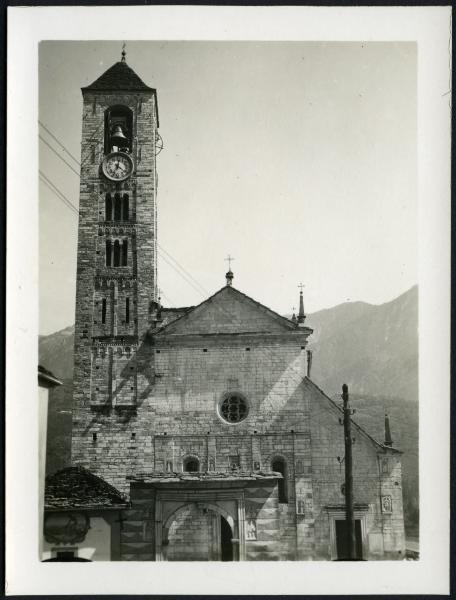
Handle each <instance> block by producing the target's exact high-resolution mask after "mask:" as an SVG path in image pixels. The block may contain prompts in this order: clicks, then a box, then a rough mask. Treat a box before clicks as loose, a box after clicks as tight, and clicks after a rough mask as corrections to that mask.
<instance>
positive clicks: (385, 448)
mask: <svg viewBox="0 0 456 600" xmlns="http://www.w3.org/2000/svg"><path fill="white" fill-rule="evenodd" d="M304 381H305V382H306V384H307V385H310V386H311V387H312V388H314V390H315V391H317V392H318V393H319V394H320V395H321V396H323V398H324V399H325V400H326V401H327V402H328V403H329V404H330V405H331V406H332V408H334V409H335V410H336V411H337V412H338V413H340V415H341V416H343V414H344V411H343V410H342V408H341V407H340V406H338V405H337V403H336V402H334V400H332V399H331V398H330V397H329V396H328V395H327V394H325V392H324V391H323V390H322V389H321V388H320V387H318V385H317V384H316V383H314V382H313V381H312V380H311V379H309V377H305V378H304ZM351 422H352V425H353V427H354V428H355V429H356V430H357V431H358V432H359V433H361V434H362V435H363V436H364V437H366V438H367V439H368V440H369V441H370V442H371V443H372V444H373V445H374V446H375V447H376V448H377V450H381V451H382V452H392V453H393V454H403V452H402V451H401V450H398V449H397V448H392V447H391V446H385V444H381V443H380V442H378V441H377V440H376V439H375V438H373V437H372V436H371V435H370V434H369V433H367V431H366V430H365V429H364V428H363V427H361V425H358V423H357V422H356V421H354V420H353V419H351Z"/></svg>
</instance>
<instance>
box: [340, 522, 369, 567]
mask: <svg viewBox="0 0 456 600" xmlns="http://www.w3.org/2000/svg"><path fill="white" fill-rule="evenodd" d="M355 538H356V547H355V558H356V559H357V560H362V558H363V540H362V536H361V520H360V519H355ZM336 544H337V559H338V560H349V552H348V527H347V521H345V520H342V519H336Z"/></svg>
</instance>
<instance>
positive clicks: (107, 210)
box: [105, 194, 112, 221]
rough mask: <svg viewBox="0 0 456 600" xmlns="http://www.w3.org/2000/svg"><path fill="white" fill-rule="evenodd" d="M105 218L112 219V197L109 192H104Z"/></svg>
mask: <svg viewBox="0 0 456 600" xmlns="http://www.w3.org/2000/svg"><path fill="white" fill-rule="evenodd" d="M105 219H106V221H112V198H111V194H106V198H105Z"/></svg>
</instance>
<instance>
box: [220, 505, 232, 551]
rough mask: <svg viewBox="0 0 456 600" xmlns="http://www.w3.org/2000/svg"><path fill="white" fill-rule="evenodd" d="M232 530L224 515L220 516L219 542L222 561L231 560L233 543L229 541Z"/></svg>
mask: <svg viewBox="0 0 456 600" xmlns="http://www.w3.org/2000/svg"><path fill="white" fill-rule="evenodd" d="M232 537H233V532H232V531H231V527H230V525H229V523H228V521H227V520H226V519H225V517H222V516H220V542H221V559H222V560H224V561H231V560H233V543H232V541H231V539H232Z"/></svg>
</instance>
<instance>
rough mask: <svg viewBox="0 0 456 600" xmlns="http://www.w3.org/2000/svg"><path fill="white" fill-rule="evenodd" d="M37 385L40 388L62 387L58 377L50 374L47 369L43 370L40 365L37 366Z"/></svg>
mask: <svg viewBox="0 0 456 600" xmlns="http://www.w3.org/2000/svg"><path fill="white" fill-rule="evenodd" d="M38 383H39V384H40V385H41V386H42V387H47V388H49V387H54V386H56V385H62V382H61V381H60V379H59V378H58V377H56V376H55V375H54V373H51V371H49V370H48V369H45V368H44V367H43V366H42V365H38Z"/></svg>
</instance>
